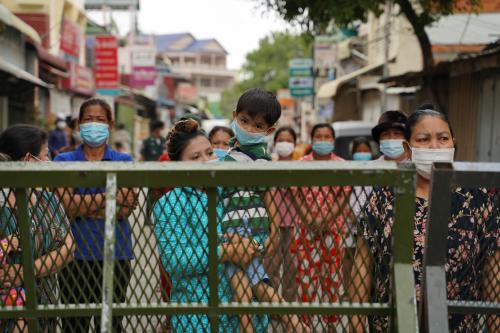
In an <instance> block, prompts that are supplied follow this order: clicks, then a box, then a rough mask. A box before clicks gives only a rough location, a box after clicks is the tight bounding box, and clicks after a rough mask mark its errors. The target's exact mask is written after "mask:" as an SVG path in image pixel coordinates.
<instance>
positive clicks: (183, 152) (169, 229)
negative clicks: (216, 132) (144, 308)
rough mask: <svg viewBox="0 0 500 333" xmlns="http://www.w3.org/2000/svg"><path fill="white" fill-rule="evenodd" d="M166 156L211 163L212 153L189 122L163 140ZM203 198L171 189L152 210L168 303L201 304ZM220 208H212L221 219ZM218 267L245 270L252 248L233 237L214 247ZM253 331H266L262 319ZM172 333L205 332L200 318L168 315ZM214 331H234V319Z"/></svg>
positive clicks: (204, 295) (222, 289)
mask: <svg viewBox="0 0 500 333" xmlns="http://www.w3.org/2000/svg"><path fill="white" fill-rule="evenodd" d="M167 140H168V141H167V146H168V154H169V157H170V159H171V160H172V161H200V162H206V161H211V160H216V156H215V154H214V152H213V149H212V147H211V145H210V142H209V141H208V139H207V137H206V136H205V134H204V132H202V131H201V130H200V129H198V123H197V122H196V121H194V120H192V119H188V120H183V121H180V122H178V123H176V124H175V126H174V128H173V129H172V130H171V132H170V133H169V135H168V138H167ZM207 206H208V197H207V194H206V193H205V192H203V191H202V190H200V189H195V188H189V187H182V188H179V187H178V188H175V189H174V190H172V191H170V192H168V193H167V194H165V195H164V196H163V197H161V198H160V199H159V200H158V202H157V203H156V204H155V206H154V210H153V213H154V217H155V234H156V237H157V239H158V250H159V253H160V258H161V262H162V264H163V265H164V267H165V269H166V271H167V272H169V274H170V276H171V279H172V291H171V296H170V300H171V301H172V302H180V303H187V302H189V303H191V302H200V303H207V302H208V298H209V285H208V234H207V229H208V216H207ZM222 211H223V205H222V203H221V202H220V203H219V204H218V205H217V214H218V216H219V218H220V217H221V216H222ZM217 229H218V232H219V233H220V232H221V228H220V224H218V225H217ZM218 253H220V254H221V255H220V258H219V259H220V262H221V263H222V262H228V261H230V262H232V263H233V264H236V265H242V266H245V265H247V264H248V263H249V262H250V260H251V259H252V257H253V256H254V254H256V253H257V249H256V248H254V247H253V244H252V242H251V241H250V240H249V239H246V238H243V237H240V236H237V235H235V237H232V238H231V240H230V242H228V243H223V244H221V245H220V246H219V249H218ZM218 276H219V295H218V296H219V301H220V302H221V303H224V302H230V301H232V293H231V288H230V287H229V284H228V281H227V278H226V276H225V274H224V267H223V265H222V264H220V265H219V267H218ZM254 320H255V322H254V327H256V328H257V329H256V331H260V332H263V331H265V330H267V318H266V317H263V318H262V317H261V318H258V317H256V318H254ZM172 328H173V331H174V332H209V331H210V323H209V319H208V316H206V315H174V316H173V317H172ZM219 331H220V332H238V331H239V324H238V318H237V317H236V316H225V315H223V316H220V317H219Z"/></svg>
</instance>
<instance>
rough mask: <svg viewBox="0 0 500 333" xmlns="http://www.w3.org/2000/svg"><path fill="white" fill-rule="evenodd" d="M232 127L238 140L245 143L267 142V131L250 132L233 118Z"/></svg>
mask: <svg viewBox="0 0 500 333" xmlns="http://www.w3.org/2000/svg"><path fill="white" fill-rule="evenodd" d="M231 129H232V130H233V132H234V135H235V136H236V140H238V142H239V143H240V144H241V145H243V146H247V145H255V144H259V143H265V142H266V134H265V133H250V132H247V131H245V130H244V129H243V128H241V127H240V125H238V122H237V121H236V119H235V120H233V122H232V123H231Z"/></svg>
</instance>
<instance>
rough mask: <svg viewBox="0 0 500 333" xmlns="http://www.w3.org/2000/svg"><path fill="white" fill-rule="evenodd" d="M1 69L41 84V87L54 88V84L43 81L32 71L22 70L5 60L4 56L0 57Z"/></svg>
mask: <svg viewBox="0 0 500 333" xmlns="http://www.w3.org/2000/svg"><path fill="white" fill-rule="evenodd" d="M0 71H3V72H7V73H9V74H10V75H12V76H14V77H16V78H18V79H19V80H23V81H26V82H30V83H32V84H34V85H36V86H39V87H44V88H47V89H49V88H52V85H50V84H47V83H45V82H43V81H42V80H40V79H39V78H37V77H36V76H34V75H33V74H30V73H28V72H26V71H25V70H22V69H21V68H19V67H17V66H14V65H12V64H10V63H8V62H7V61H5V60H3V59H2V58H0Z"/></svg>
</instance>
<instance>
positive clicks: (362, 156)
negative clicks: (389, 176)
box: [352, 153, 372, 161]
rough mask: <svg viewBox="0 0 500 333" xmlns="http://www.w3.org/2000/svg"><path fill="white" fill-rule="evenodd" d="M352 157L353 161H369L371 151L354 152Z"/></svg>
mask: <svg viewBox="0 0 500 333" xmlns="http://www.w3.org/2000/svg"><path fill="white" fill-rule="evenodd" d="M352 159H353V160H355V161H371V159H372V153H354V154H352Z"/></svg>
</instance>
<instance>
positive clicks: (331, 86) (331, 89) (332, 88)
mask: <svg viewBox="0 0 500 333" xmlns="http://www.w3.org/2000/svg"><path fill="white" fill-rule="evenodd" d="M383 64H384V62H379V63H374V64H371V65H368V66H365V67H362V68H360V69H357V70H355V71H354V72H351V73H349V74H347V75H344V76H341V77H339V78H338V79H335V80H333V81H329V82H327V83H325V84H323V85H322V86H321V87H319V89H318V93H317V95H316V97H317V98H333V97H335V95H337V91H338V90H339V88H340V87H342V86H343V85H344V84H346V83H347V82H349V81H351V80H352V79H355V78H356V77H358V76H360V75H363V74H366V73H368V72H370V71H372V70H374V69H377V68H379V67H381V66H382V65H383Z"/></svg>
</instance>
